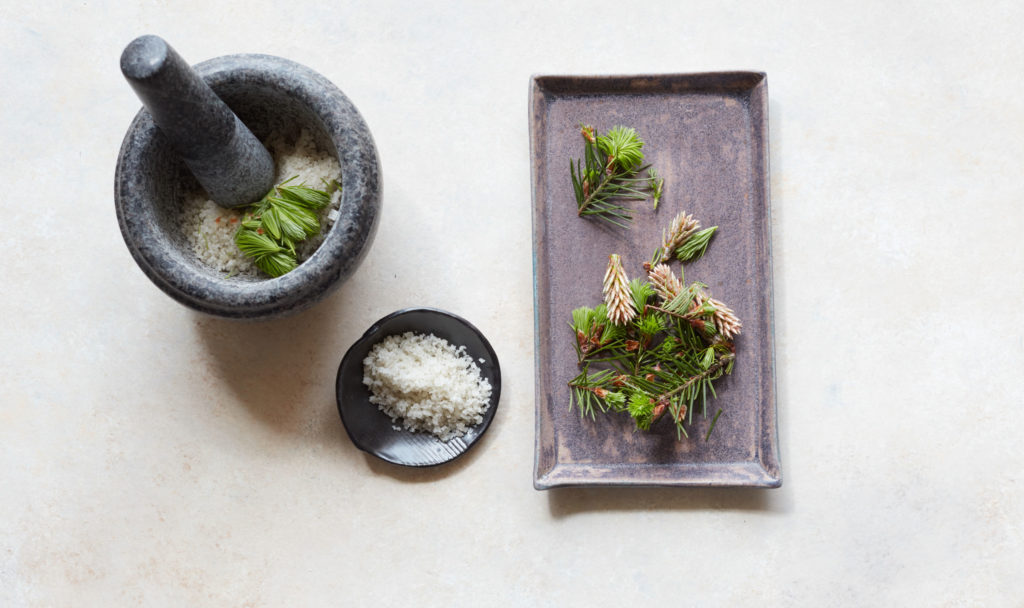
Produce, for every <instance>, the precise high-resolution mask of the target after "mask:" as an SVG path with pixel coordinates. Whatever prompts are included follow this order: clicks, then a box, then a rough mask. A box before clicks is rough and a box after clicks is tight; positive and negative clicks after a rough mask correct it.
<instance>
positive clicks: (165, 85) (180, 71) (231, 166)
mask: <svg viewBox="0 0 1024 608" xmlns="http://www.w3.org/2000/svg"><path fill="white" fill-rule="evenodd" d="M121 73H122V74H124V77H125V79H127V80H128V84H130V85H131V87H132V89H133V90H134V91H135V94H136V95H138V96H139V99H140V100H142V104H143V105H144V106H145V107H146V110H147V111H148V112H149V114H150V116H152V118H153V120H154V121H155V122H156V124H157V126H158V127H160V130H161V131H162V132H163V134H164V135H165V136H166V137H167V141H168V142H170V144H171V147H172V148H174V150H175V151H176V152H177V153H178V154H179V155H181V157H182V159H183V160H184V161H185V164H186V165H187V166H188V168H189V169H190V170H191V171H192V174H193V175H195V176H196V179H198V180H199V183H200V184H202V185H203V189H204V190H206V193H207V194H209V195H210V198H211V199H213V200H214V202H216V203H217V204H219V205H221V206H224V207H239V206H243V205H249V204H251V203H252V202H253V201H256V200H259V199H260V198H262V197H263V195H264V194H266V193H267V192H269V191H270V189H271V188H272V187H273V186H274V159H273V158H271V156H270V152H268V151H267V149H266V148H265V147H263V144H262V143H260V140H258V139H256V136H255V135H253V134H252V131H250V130H249V129H248V128H247V127H246V126H245V125H244V124H242V121H241V120H239V119H238V117H237V116H235V113H234V112H232V111H231V108H229V107H228V106H227V104H225V103H224V102H223V101H221V99H220V98H219V97H217V95H216V94H215V93H214V92H213V90H212V89H211V88H210V87H209V85H207V84H206V81H204V80H203V79H202V78H201V77H200V76H199V74H197V73H196V71H195V70H193V69H192V66H190V65H189V64H187V63H185V60H184V59H182V58H181V55H179V54H178V53H177V52H176V51H175V50H174V49H173V48H172V47H171V46H170V45H169V44H167V42H166V41H165V40H164V39H162V38H160V37H159V36H140V37H138V38H136V39H135V40H133V41H132V42H131V43H130V44H129V45H128V46H127V47H125V49H124V52H123V53H121Z"/></svg>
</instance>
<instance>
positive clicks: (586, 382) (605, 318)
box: [569, 214, 742, 440]
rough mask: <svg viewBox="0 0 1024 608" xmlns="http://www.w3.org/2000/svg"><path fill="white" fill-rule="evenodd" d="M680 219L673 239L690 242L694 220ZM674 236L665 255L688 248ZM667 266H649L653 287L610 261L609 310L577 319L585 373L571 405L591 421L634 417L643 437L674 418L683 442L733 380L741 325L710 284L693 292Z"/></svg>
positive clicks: (575, 383)
mask: <svg viewBox="0 0 1024 608" xmlns="http://www.w3.org/2000/svg"><path fill="white" fill-rule="evenodd" d="M676 220H677V221H673V227H672V228H671V229H670V233H676V234H685V233H686V232H689V234H688V236H687V237H686V238H690V239H692V238H693V237H694V236H695V235H696V234H699V224H697V222H696V221H695V220H693V218H692V217H691V216H687V215H686V214H681V215H680V216H677V218H676ZM670 233H667V234H666V237H665V239H664V240H663V243H662V248H665V247H666V245H668V246H673V245H674V246H676V248H679V247H683V246H685V244H686V240H685V239H684V240H683V242H682V244H678V243H673V242H670V241H669V238H670V237H671V236H672V234H670ZM704 246H705V247H706V243H705V245H704ZM656 257H657V254H656ZM668 261H669V258H666V261H665V262H658V263H655V264H651V263H646V264H644V268H645V270H646V271H647V280H642V279H633V280H632V281H628V278H627V276H626V272H625V269H624V268H623V264H622V258H621V257H620V256H619V255H617V254H612V255H611V256H609V259H608V267H607V269H606V271H605V275H604V282H603V292H604V294H605V303H604V304H600V305H599V306H597V307H595V308H589V307H586V306H584V307H581V308H577V309H576V310H574V311H573V312H572V321H571V322H570V327H571V328H572V330H573V332H574V334H575V336H576V340H575V349H576V356H577V361H578V363H579V367H580V372H579V374H578V375H577V376H576V377H575V378H573V379H572V380H570V381H569V390H570V400H569V405H570V407H577V408H579V410H580V414H581V415H582V416H587V417H590V418H596V413H597V412H602V413H609V412H612V413H625V414H628V415H629V416H630V417H631V418H632V419H633V421H634V422H635V424H636V427H637V429H639V430H643V431H646V430H649V429H651V428H652V425H654V424H655V423H657V422H658V421H659V420H660V419H661V418H664V417H668V418H669V419H671V420H672V422H673V424H674V425H675V428H676V432H677V434H678V436H679V437H680V438H682V437H683V436H686V437H689V433H688V430H687V429H688V427H692V424H693V413H694V411H697V410H698V409H699V411H700V412H701V415H702V416H703V417H704V418H707V417H708V414H707V404H708V397H709V395H710V396H711V398H714V397H715V394H716V393H715V386H714V383H715V382H716V381H718V380H719V379H720V378H721V377H722V376H725V375H727V374H730V373H732V369H733V366H734V365H735V361H736V352H735V347H734V345H733V340H734V339H735V338H736V336H737V335H738V334H739V332H740V329H741V327H742V325H741V323H740V320H739V318H738V317H737V316H736V314H735V313H734V312H733V311H732V310H731V309H730V308H729V307H728V306H726V305H725V304H724V303H722V302H720V301H719V300H716V299H714V298H712V297H710V296H709V295H708V294H707V292H706V291H705V290H706V289H707V286H706V285H704V284H703V283H700V282H697V281H694V282H693V283H690V284H688V285H687V284H686V283H685V281H684V280H683V279H682V278H681V276H680V277H677V276H676V274H675V273H674V272H673V271H672V268H671V267H670V266H669V265H668V263H667V262H668ZM720 414H721V410H719V412H718V413H716V414H715V419H714V421H712V423H711V426H710V427H709V429H708V431H707V434H706V435H705V440H707V438H708V437H710V434H711V430H712V429H713V428H714V425H715V424H717V422H718V416H719V415H720Z"/></svg>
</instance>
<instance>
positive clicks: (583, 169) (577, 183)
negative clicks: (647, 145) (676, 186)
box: [569, 124, 664, 228]
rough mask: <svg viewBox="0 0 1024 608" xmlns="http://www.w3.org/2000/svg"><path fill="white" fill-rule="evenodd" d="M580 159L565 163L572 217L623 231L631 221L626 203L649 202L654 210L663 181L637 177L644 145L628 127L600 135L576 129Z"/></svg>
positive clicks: (588, 129)
mask: <svg viewBox="0 0 1024 608" xmlns="http://www.w3.org/2000/svg"><path fill="white" fill-rule="evenodd" d="M580 134H581V135H582V136H583V158H582V159H576V160H570V161H569V175H570V177H571V178H572V187H573V192H574V194H575V196H576V214H577V215H579V216H580V217H596V218H599V219H602V220H604V221H606V222H609V223H611V224H614V225H616V226H619V227H622V228H625V227H627V225H628V224H629V222H630V221H632V219H633V208H632V207H631V206H630V205H629V203H628V201H630V200H643V199H646V198H653V200H654V206H655V208H657V204H658V201H659V200H660V198H661V191H662V186H663V185H664V180H663V179H660V178H658V177H657V174H656V173H653V174H648V176H647V177H643V176H641V175H640V172H641V171H644V170H645V169H648V168H649V165H644V164H643V161H644V153H643V147H644V142H643V140H641V139H640V136H639V135H637V132H636V130H635V129H633V128H631V127H623V126H617V127H613V128H612V129H610V130H609V131H608V132H607V133H606V134H604V135H600V134H598V133H597V131H595V130H594V128H593V127H591V126H589V125H582V124H581V125H580Z"/></svg>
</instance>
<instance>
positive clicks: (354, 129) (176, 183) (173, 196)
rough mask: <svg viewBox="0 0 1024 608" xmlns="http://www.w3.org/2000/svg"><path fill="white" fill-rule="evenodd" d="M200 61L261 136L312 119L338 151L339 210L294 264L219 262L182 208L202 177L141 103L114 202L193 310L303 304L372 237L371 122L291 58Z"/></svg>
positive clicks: (170, 286)
mask: <svg viewBox="0 0 1024 608" xmlns="http://www.w3.org/2000/svg"><path fill="white" fill-rule="evenodd" d="M195 70H196V72H198V73H199V75H200V76H202V77H203V79H205V80H206V82H207V84H209V85H210V88H212V89H213V91H214V92H215V93H216V94H217V95H218V96H219V97H220V98H221V99H223V100H224V102H225V103H226V104H227V105H228V107H230V108H231V109H232V111H234V112H235V113H236V114H237V115H238V117H239V118H240V119H242V122H244V123H245V125H246V126H247V127H249V128H250V129H251V130H252V132H253V133H254V134H255V135H256V136H257V137H259V138H260V139H264V138H266V137H267V135H269V134H270V133H271V132H274V131H277V132H283V133H285V134H288V135H297V134H298V133H299V131H300V130H301V129H303V128H306V129H308V130H309V132H310V133H312V134H313V137H314V138H315V140H316V141H317V143H318V144H319V146H320V147H321V149H324V150H327V151H329V152H330V153H331V154H333V155H334V157H335V158H337V159H338V163H339V164H340V165H341V184H342V188H343V190H342V199H341V207H340V208H339V217H338V220H337V221H336V222H335V223H334V225H333V226H332V227H331V229H330V230H329V231H328V232H327V235H326V236H325V238H324V242H323V244H322V245H320V248H319V249H317V251H316V253H314V254H313V256H312V257H310V258H309V259H308V260H306V261H305V262H303V263H302V264H300V265H299V267H298V268H296V269H295V270H293V271H291V272H289V273H288V274H285V275H283V276H280V277H277V278H273V279H246V278H244V277H231V278H227V277H225V276H223V273H218V272H216V271H214V270H213V269H212V268H210V267H209V266H207V265H205V264H204V263H202V262H201V261H200V260H199V258H198V257H197V256H196V255H195V254H194V253H193V252H192V249H191V247H190V246H189V245H188V242H187V238H186V234H185V229H184V226H183V222H182V218H181V200H182V196H183V192H185V191H186V190H187V189H188V188H189V184H193V185H195V184H196V182H195V178H193V177H192V176H191V174H190V173H189V171H188V169H187V168H186V167H185V164H184V162H182V160H181V159H180V158H178V157H177V156H176V155H175V154H174V153H173V151H172V150H171V147H170V145H169V144H168V143H167V141H166V139H165V138H164V137H163V133H161V132H160V129H159V128H158V127H157V126H156V123H154V122H153V119H152V117H150V115H149V113H148V112H147V111H146V110H145V109H143V110H141V111H139V113H138V115H136V117H135V120H134V121H133V122H132V124H131V126H130V127H129V128H128V133H127V134H126V135H125V138H124V142H123V143H122V144H121V152H120V154H119V155H118V158H117V171H116V176H115V182H116V183H115V192H114V202H115V209H116V211H117V221H118V224H119V225H120V228H121V234H122V235H123V236H124V241H125V244H126V245H128V250H129V251H130V252H131V254H132V257H133V258H135V261H136V263H138V265H139V268H141V269H142V271H143V272H144V273H146V276H147V277H149V278H150V279H151V280H152V281H153V283H155V284H156V286H157V287H159V288H160V289H162V290H163V291H164V292H166V293H167V294H168V295H170V296H171V297H172V298H174V299H175V300H177V301H179V302H181V303H182V304H185V305H186V306H189V307H191V308H194V309H195V310H199V311H202V312H205V313H209V314H213V315H218V316H222V317H229V318H236V319H263V318H269V317H280V316H283V315H286V314H290V313H294V312H297V311H299V310H302V309H304V308H306V307H308V306H310V305H312V304H313V303H314V302H317V301H319V300H321V299H322V298H324V297H325V296H326V295H327V294H328V293H330V292H331V291H332V290H334V289H335V288H337V287H338V286H339V285H340V284H341V283H342V282H343V281H344V280H345V279H346V278H348V276H349V275H351V274H352V273H353V272H354V271H355V269H356V267H357V266H358V265H359V262H360V261H361V260H362V258H363V256H364V255H365V254H366V251H367V250H368V248H369V247H370V244H371V243H372V241H373V237H374V233H375V231H376V227H377V218H378V216H379V215H380V205H381V202H380V197H381V194H380V191H381V182H380V179H381V178H380V163H379V161H378V158H377V148H376V146H375V145H374V143H373V137H372V135H371V134H370V129H369V128H368V127H367V126H366V123H365V122H364V121H363V118H362V117H361V116H360V115H359V112H358V110H356V107H355V106H354V105H353V104H352V102H351V101H349V99H348V98H347V97H346V96H345V95H344V94H343V93H342V92H341V90H339V89H338V88H337V87H336V86H334V84H332V83H331V82H330V81H329V80H327V79H326V78H324V77H323V76H321V75H320V74H318V73H316V72H314V71H313V70H311V69H309V68H307V67H305V66H303V65H300V64H298V63H295V62H293V61H289V60H287V59H282V58H281V57H273V56H270V55H227V56H224V57H217V58H216V59H211V60H209V61H204V62H202V63H200V64H198V65H196V66H195Z"/></svg>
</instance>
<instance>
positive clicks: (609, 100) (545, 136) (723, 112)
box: [530, 72, 782, 489]
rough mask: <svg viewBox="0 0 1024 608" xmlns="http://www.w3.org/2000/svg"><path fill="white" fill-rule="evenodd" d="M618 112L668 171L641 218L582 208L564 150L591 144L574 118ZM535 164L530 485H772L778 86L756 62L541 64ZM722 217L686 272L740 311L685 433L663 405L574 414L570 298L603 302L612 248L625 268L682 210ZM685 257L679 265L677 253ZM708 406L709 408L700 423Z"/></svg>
mask: <svg viewBox="0 0 1024 608" xmlns="http://www.w3.org/2000/svg"><path fill="white" fill-rule="evenodd" d="M581 122H583V123H587V124H591V125H594V126H595V127H597V128H598V129H599V130H600V131H605V130H607V129H609V128H610V127H612V126H615V125H618V124H623V125H627V126H632V127H635V128H636V129H637V131H638V132H639V133H640V135H641V137H642V138H643V139H644V141H645V142H646V145H645V146H644V152H645V154H646V160H647V161H648V162H651V163H652V164H653V166H654V167H655V168H656V169H657V170H658V172H659V173H660V174H661V175H662V176H663V177H664V178H665V195H664V197H663V199H662V203H661V205H660V207H659V209H658V210H657V211H653V210H652V209H651V208H650V204H649V203H646V202H640V204H639V205H638V206H637V208H638V212H637V214H636V217H635V221H634V224H633V226H632V228H630V229H629V230H628V231H627V230H620V229H613V228H609V227H607V226H605V225H603V222H598V221H595V220H593V219H580V218H578V217H577V216H576V212H575V202H574V199H573V192H572V185H571V182H570V179H569V159H570V158H579V157H580V156H581V155H582V150H583V143H582V140H581V138H580V133H579V127H578V125H579V123H581ZM530 147H531V153H532V160H533V162H532V170H533V202H534V207H533V245H534V290H535V292H534V293H535V296H534V299H535V300H534V307H535V308H534V314H535V324H536V327H535V339H536V352H537V360H536V366H537V378H536V400H537V404H536V405H537V429H536V450H537V452H536V468H535V473H534V486H535V487H536V488H537V489H548V488H553V487H557V486H579V485H674V486H759V487H778V486H779V485H781V483H782V475H781V471H780V469H779V460H778V441H777V431H776V413H775V370H774V346H773V329H772V261H771V234H770V225H769V224H770V220H771V212H770V204H769V200H768V93H767V84H766V77H765V75H764V74H762V73H758V72H721V73H707V74H677V75H663V76H611V77H604V76H582V77H579V76H535V77H534V78H533V79H532V81H531V90H530ZM682 209H685V210H686V211H688V212H691V213H693V214H694V215H695V217H697V218H699V219H700V220H701V222H702V224H703V225H704V226H714V225H718V226H719V231H718V233H717V234H716V235H715V237H714V239H713V240H712V242H711V246H710V247H709V248H708V252H707V255H705V256H704V258H702V259H701V260H699V261H697V262H693V263H690V264H687V266H686V279H687V281H694V280H700V281H702V282H704V283H707V284H708V286H709V288H710V291H711V294H712V295H713V296H715V297H716V298H718V299H720V300H723V301H725V302H726V303H727V304H729V305H730V306H732V307H733V309H734V310H735V311H736V313H737V315H739V317H740V318H741V319H742V320H743V333H742V335H741V336H740V337H739V338H737V342H736V346H737V362H736V366H735V370H734V372H733V374H732V375H731V376H727V377H725V378H723V379H722V380H721V381H720V383H719V384H717V385H716V386H717V387H718V399H716V400H714V401H712V402H710V403H709V405H708V410H709V414H710V413H713V412H714V411H716V410H717V409H718V408H719V407H720V408H722V409H723V410H724V412H723V414H722V416H721V417H720V418H719V420H718V423H717V424H716V426H715V429H714V433H713V434H712V435H711V438H710V441H707V442H705V440H704V435H705V432H706V431H707V428H708V425H709V424H710V420H705V419H703V418H700V417H699V416H694V426H693V428H692V430H691V431H690V439H688V440H687V439H684V440H683V441H677V440H676V434H675V429H674V427H673V426H672V425H671V423H670V422H669V421H667V420H663V421H662V422H660V423H659V424H658V425H656V426H655V427H654V430H653V431H652V432H649V433H642V432H634V430H633V423H632V421H631V420H630V419H629V417H628V416H624V415H611V416H598V419H597V420H596V421H591V420H590V419H585V420H583V419H580V416H579V413H578V411H576V410H573V411H570V410H569V407H568V404H569V389H568V386H567V385H566V383H567V382H568V381H569V380H570V379H571V378H572V377H573V376H574V375H575V374H576V373H578V372H577V369H578V368H577V365H576V359H575V353H574V352H573V348H572V343H571V339H572V336H571V331H570V330H569V328H568V321H569V320H570V317H571V315H570V313H571V311H572V309H573V308H575V307H577V306H581V305H584V304H588V305H596V304H598V303H599V302H600V301H601V278H602V276H603V273H604V269H605V265H606V264H607V260H608V254H610V253H619V254H622V256H623V261H624V264H625V267H626V271H627V273H628V274H629V276H630V277H635V276H639V275H640V273H641V272H642V269H641V266H640V265H641V264H642V263H643V261H644V260H647V259H650V256H651V253H652V252H653V250H654V248H655V247H657V246H658V245H659V244H660V242H661V241H660V238H661V231H662V229H663V228H664V227H666V226H667V225H668V223H669V221H671V219H672V217H673V216H674V215H675V214H676V213H677V212H678V211H680V210H682ZM677 266H678V264H674V265H673V268H676V267H677ZM698 419H699V422H698Z"/></svg>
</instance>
